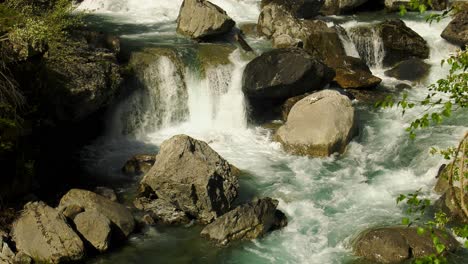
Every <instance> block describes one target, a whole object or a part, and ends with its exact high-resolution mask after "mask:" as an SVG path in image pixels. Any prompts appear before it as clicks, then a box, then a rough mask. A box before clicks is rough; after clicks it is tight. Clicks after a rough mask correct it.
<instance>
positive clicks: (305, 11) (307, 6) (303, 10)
mask: <svg viewBox="0 0 468 264" xmlns="http://www.w3.org/2000/svg"><path fill="white" fill-rule="evenodd" d="M324 2H325V0H262V2H261V7H262V8H263V7H264V6H266V5H269V4H275V5H279V6H282V7H283V8H284V9H285V10H287V11H288V12H289V13H291V14H292V15H294V17H297V18H305V19H310V18H314V17H315V16H317V15H318V14H319V12H320V9H321V8H322V6H323V4H324Z"/></svg>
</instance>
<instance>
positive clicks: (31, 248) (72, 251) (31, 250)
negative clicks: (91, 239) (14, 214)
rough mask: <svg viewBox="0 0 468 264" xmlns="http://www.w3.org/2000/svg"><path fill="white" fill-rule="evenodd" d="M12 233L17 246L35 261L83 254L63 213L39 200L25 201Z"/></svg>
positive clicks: (72, 258) (61, 259)
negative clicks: (26, 202)
mask: <svg viewBox="0 0 468 264" xmlns="http://www.w3.org/2000/svg"><path fill="white" fill-rule="evenodd" d="M12 233H13V240H14V241H15V243H16V248H17V250H18V251H21V252H24V253H25V254H27V255H29V256H31V257H32V258H33V259H34V261H35V262H46V263H59V262H66V261H77V260H80V259H82V258H83V256H84V245H83V242H82V241H81V239H80V237H79V236H78V235H77V234H76V233H75V231H73V229H72V228H71V227H70V226H69V225H68V224H67V222H66V219H65V217H64V216H63V215H62V214H60V213H59V211H58V210H55V209H54V208H52V207H49V206H47V205H46V204H45V203H43V202H34V203H28V204H26V205H25V207H24V210H23V212H22V214H21V216H20V217H19V218H18V219H17V220H16V222H15V223H14V224H13V230H12Z"/></svg>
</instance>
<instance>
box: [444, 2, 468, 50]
mask: <svg viewBox="0 0 468 264" xmlns="http://www.w3.org/2000/svg"><path fill="white" fill-rule="evenodd" d="M441 37H442V38H444V39H446V40H447V41H449V42H451V43H453V44H455V45H458V46H460V47H461V48H465V46H466V45H468V11H467V10H466V9H465V10H464V11H462V12H460V13H458V14H457V15H456V16H455V18H454V19H453V20H452V21H451V22H450V24H448V25H447V27H446V28H445V29H444V31H443V32H442V35H441Z"/></svg>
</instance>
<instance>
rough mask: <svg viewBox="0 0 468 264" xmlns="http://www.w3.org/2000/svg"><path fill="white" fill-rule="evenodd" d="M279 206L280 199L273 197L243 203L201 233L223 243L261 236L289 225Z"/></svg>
mask: <svg viewBox="0 0 468 264" xmlns="http://www.w3.org/2000/svg"><path fill="white" fill-rule="evenodd" d="M277 206H278V201H277V200H274V199H271V198H263V199H260V200H257V201H254V202H251V203H248V204H244V205H241V206H239V207H236V208H235V209H234V210H232V211H230V212H228V213H226V214H224V215H223V216H221V217H219V218H218V219H216V220H215V221H214V222H213V223H211V224H209V225H207V226H206V227H205V228H204V229H203V230H202V232H201V235H202V236H203V237H206V238H209V239H211V240H214V241H216V242H217V243H219V244H221V245H227V244H229V243H230V242H232V241H234V240H251V239H256V238H259V237H261V236H263V235H265V234H266V233H267V232H269V231H271V230H275V229H279V228H282V227H284V226H286V225H287V219H286V216H285V215H284V214H283V213H282V212H281V211H279V210H277V209H276V207H277Z"/></svg>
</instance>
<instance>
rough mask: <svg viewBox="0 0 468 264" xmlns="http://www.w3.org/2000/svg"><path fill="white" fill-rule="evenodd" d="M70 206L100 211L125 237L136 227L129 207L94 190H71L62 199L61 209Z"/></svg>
mask: <svg viewBox="0 0 468 264" xmlns="http://www.w3.org/2000/svg"><path fill="white" fill-rule="evenodd" d="M69 206H79V207H82V208H84V209H85V211H91V210H96V211H98V212H100V213H101V214H103V215H105V216H106V217H107V218H108V219H109V220H110V221H112V223H113V224H115V225H116V226H117V227H118V229H119V230H120V231H121V233H122V235H124V236H125V237H128V236H129V235H130V234H131V233H132V232H133V229H134V228H135V220H134V219H133V215H132V214H131V212H130V210H129V209H127V208H126V207H125V206H123V205H121V204H118V203H116V202H113V201H111V200H109V199H107V198H106V197H104V196H101V195H98V194H95V193H93V192H90V191H86V190H80V189H72V190H70V191H69V192H68V193H67V194H65V195H64V196H63V197H62V199H61V200H60V204H59V209H61V210H64V209H65V208H67V207H69Z"/></svg>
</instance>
